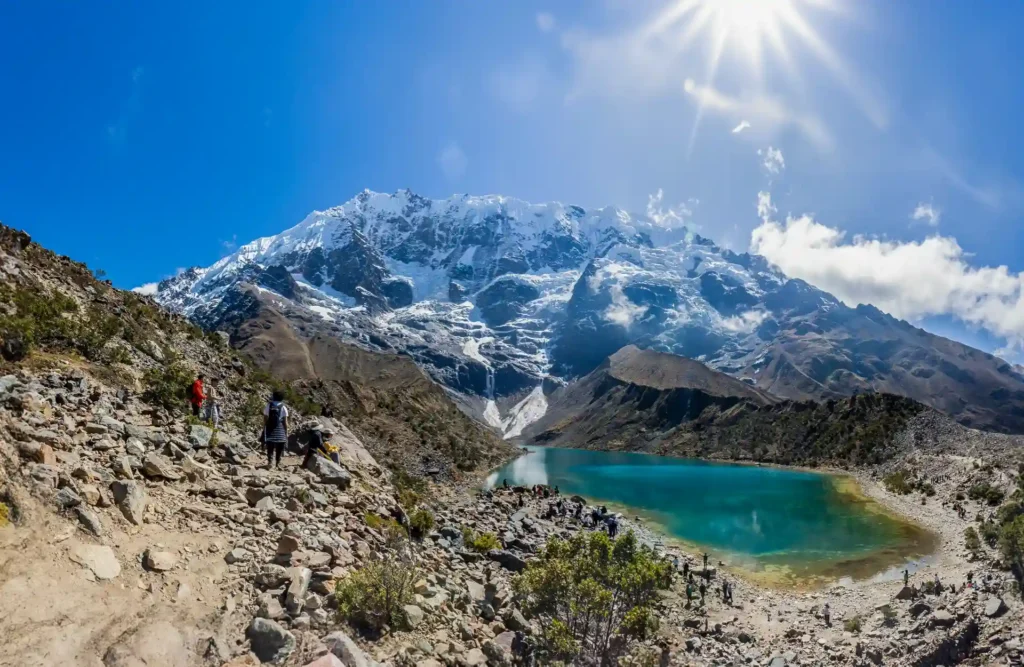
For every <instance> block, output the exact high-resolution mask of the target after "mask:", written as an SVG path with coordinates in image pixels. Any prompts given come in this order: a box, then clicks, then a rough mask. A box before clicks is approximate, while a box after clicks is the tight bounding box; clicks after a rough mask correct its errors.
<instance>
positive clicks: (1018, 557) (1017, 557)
mask: <svg viewBox="0 0 1024 667" xmlns="http://www.w3.org/2000/svg"><path fill="white" fill-rule="evenodd" d="M999 553H1000V555H1002V557H1003V560H1004V561H1006V564H1007V565H1009V567H1010V570H1011V571H1012V572H1013V574H1014V575H1015V576H1016V577H1017V582H1018V584H1021V583H1022V582H1024V515H1019V516H1017V517H1016V518H1015V519H1014V520H1013V521H1011V522H1009V523H1006V524H1003V527H1002V528H1001V530H1000V532H999Z"/></svg>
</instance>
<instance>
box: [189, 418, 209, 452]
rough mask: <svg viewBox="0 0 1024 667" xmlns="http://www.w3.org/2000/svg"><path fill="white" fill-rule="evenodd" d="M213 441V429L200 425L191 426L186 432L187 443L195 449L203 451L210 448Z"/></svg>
mask: <svg viewBox="0 0 1024 667" xmlns="http://www.w3.org/2000/svg"><path fill="white" fill-rule="evenodd" d="M212 439H213V429H211V428H210V427H208V426H202V425H200V424H193V425H192V427H191V428H190V429H189V432H188V442H189V444H190V445H192V446H193V447H196V448H200V449H204V448H206V447H209V446H210V440H212Z"/></svg>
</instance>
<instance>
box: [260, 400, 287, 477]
mask: <svg viewBox="0 0 1024 667" xmlns="http://www.w3.org/2000/svg"><path fill="white" fill-rule="evenodd" d="M263 443H264V444H265V445H266V447H267V464H268V466H267V467H268V468H269V467H277V468H280V467H281V456H282V455H283V454H284V446H285V445H286V444H288V407H287V406H286V405H285V404H284V392H282V391H281V390H280V389H275V390H274V393H273V394H272V395H271V397H270V402H269V403H267V405H266V406H265V407H264V408H263ZM275 459H276V461H275Z"/></svg>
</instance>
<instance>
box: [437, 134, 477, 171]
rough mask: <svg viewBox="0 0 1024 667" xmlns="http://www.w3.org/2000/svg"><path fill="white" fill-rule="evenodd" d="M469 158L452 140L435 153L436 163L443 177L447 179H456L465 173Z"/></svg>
mask: <svg viewBox="0 0 1024 667" xmlns="http://www.w3.org/2000/svg"><path fill="white" fill-rule="evenodd" d="M468 164H469V159H468V158H467V157H466V154H465V153H464V152H462V148H461V147H460V146H459V145H458V144H457V143H455V142H454V141H453V142H451V143H449V144H448V145H447V146H445V147H444V148H442V149H441V152H440V153H438V154H437V165H438V166H439V167H441V171H442V172H443V173H444V177H445V178H447V179H448V180H449V181H458V180H460V179H461V178H462V177H463V176H464V175H465V173H466V166H467V165H468Z"/></svg>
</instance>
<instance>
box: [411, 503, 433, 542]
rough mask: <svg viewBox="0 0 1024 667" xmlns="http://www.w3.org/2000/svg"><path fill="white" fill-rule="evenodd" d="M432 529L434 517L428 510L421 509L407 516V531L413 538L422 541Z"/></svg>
mask: <svg viewBox="0 0 1024 667" xmlns="http://www.w3.org/2000/svg"><path fill="white" fill-rule="evenodd" d="M433 529H434V515H433V514H431V512H430V510H428V509H425V508H422V507H421V508H420V509H418V510H416V511H415V512H413V513H412V514H411V515H410V516H409V530H410V532H411V533H412V536H413V537H415V538H417V539H422V538H423V537H424V536H425V535H426V534H427V533H429V532H430V531H431V530H433Z"/></svg>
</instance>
